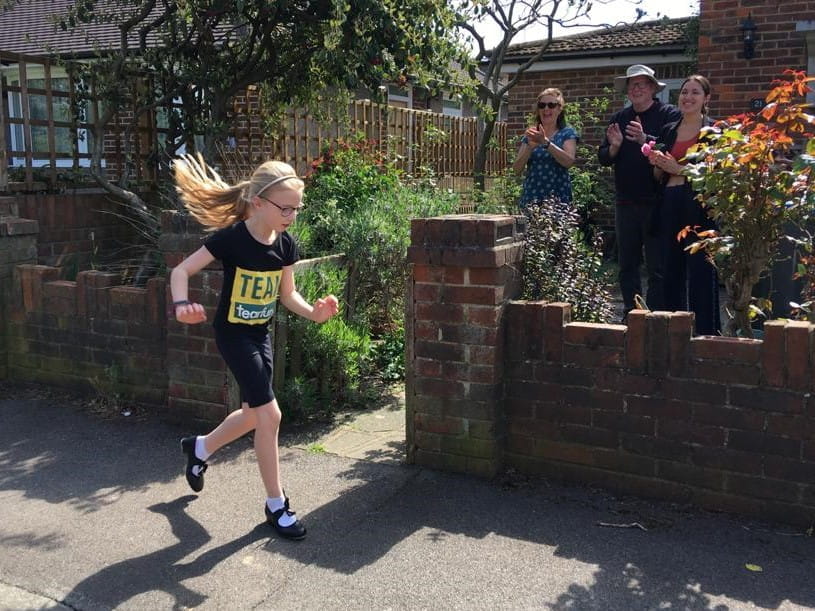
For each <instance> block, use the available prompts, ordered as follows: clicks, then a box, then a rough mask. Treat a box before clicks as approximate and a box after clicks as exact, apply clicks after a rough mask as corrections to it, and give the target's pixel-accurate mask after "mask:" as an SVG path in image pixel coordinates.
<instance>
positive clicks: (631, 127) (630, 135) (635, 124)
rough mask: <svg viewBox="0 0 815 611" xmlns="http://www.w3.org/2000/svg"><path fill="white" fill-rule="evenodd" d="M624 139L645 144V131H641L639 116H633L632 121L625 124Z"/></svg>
mask: <svg viewBox="0 0 815 611" xmlns="http://www.w3.org/2000/svg"><path fill="white" fill-rule="evenodd" d="M625 138H626V140H633V141H634V142H636V143H637V144H645V139H646V136H645V132H644V131H642V123H640V118H639V117H634V120H633V121H629V122H628V125H626V126H625Z"/></svg>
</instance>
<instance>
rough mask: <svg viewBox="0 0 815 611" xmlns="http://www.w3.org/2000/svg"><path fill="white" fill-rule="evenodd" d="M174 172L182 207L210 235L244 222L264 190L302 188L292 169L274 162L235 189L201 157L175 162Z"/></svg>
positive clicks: (237, 185)
mask: <svg viewBox="0 0 815 611" xmlns="http://www.w3.org/2000/svg"><path fill="white" fill-rule="evenodd" d="M173 169H174V172H175V183H176V191H177V192H178V195H179V197H180V198H181V200H182V201H183V202H184V206H185V207H186V208H187V210H188V211H189V213H190V214H191V215H192V216H193V218H195V220H197V221H198V222H199V223H201V224H202V225H204V226H205V227H206V228H207V229H208V230H210V231H213V230H216V229H220V228H222V227H228V226H229V225H232V224H234V223H236V222H238V221H243V220H246V219H247V218H248V217H249V214H250V212H251V206H250V204H251V202H252V200H253V199H254V198H255V197H257V196H258V195H260V193H262V192H263V191H265V190H266V189H269V188H272V187H276V186H278V185H281V186H283V185H285V187H286V188H292V189H299V190H302V189H303V187H304V184H303V181H302V180H300V178H299V177H298V176H297V174H296V173H295V171H294V168H292V167H291V166H290V165H289V164H287V163H284V162H282V161H275V160H272V161H267V162H265V163H263V164H262V165H260V166H259V167H258V168H257V169H256V170H255V171H254V173H253V174H252V177H251V178H250V179H249V180H244V181H241V182H239V183H238V184H236V185H229V184H228V183H226V182H225V181H224V180H223V179H222V178H221V176H220V175H219V174H218V172H216V171H215V170H214V169H213V168H211V167H210V166H209V165H207V163H206V162H205V161H204V158H203V157H202V156H201V154H200V153H198V154H196V155H195V156H192V155H184V156H182V157H181V158H179V159H176V160H175V162H174V163H173ZM281 183H282V184H281Z"/></svg>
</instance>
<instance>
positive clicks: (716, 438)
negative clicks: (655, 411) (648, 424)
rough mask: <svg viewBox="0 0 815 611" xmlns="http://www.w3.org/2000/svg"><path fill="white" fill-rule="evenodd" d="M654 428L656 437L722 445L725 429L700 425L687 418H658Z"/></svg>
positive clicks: (714, 445) (708, 444)
mask: <svg viewBox="0 0 815 611" xmlns="http://www.w3.org/2000/svg"><path fill="white" fill-rule="evenodd" d="M656 429H657V437H660V438H664V439H672V440H673V441H678V442H681V443H693V444H699V445H704V446H712V447H720V446H724V442H725V438H726V432H725V429H723V428H721V427H715V426H702V425H700V424H697V423H695V422H690V421H687V420H672V419H669V418H659V419H658V420H657V426H656Z"/></svg>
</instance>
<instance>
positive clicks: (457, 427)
mask: <svg viewBox="0 0 815 611" xmlns="http://www.w3.org/2000/svg"><path fill="white" fill-rule="evenodd" d="M522 227H523V226H522V224H521V223H520V222H519V218H518V217H511V216H498V215H459V216H453V215H451V216H446V217H437V218H430V219H415V220H414V221H413V222H412V224H411V246H410V247H409V250H408V263H409V275H408V287H407V293H408V296H407V304H406V309H407V312H406V322H405V344H406V357H405V358H406V365H407V367H406V369H407V371H406V384H405V397H406V407H407V409H406V419H407V421H406V429H407V451H408V461H409V462H412V463H416V464H420V465H424V466H428V467H433V468H440V469H448V470H452V471H459V472H465V473H472V474H476V475H480V476H485V477H491V476H493V475H494V474H495V473H496V472H497V471H498V470H499V469H500V467H501V463H502V458H503V456H502V455H503V446H504V430H503V414H502V413H501V402H502V398H503V373H504V372H503V367H504V365H503V346H504V334H505V331H504V325H503V318H504V310H505V307H506V305H507V303H508V302H509V301H510V300H512V299H514V298H516V297H517V295H518V294H519V292H520V274H519V272H518V269H519V265H518V263H519V262H520V259H521V255H522V241H521V240H522V233H521V230H522Z"/></svg>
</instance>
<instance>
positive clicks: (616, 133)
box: [606, 123, 623, 149]
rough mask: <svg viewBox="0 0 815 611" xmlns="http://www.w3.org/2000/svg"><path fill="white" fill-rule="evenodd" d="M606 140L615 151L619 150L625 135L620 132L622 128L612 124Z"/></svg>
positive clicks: (607, 131)
mask: <svg viewBox="0 0 815 611" xmlns="http://www.w3.org/2000/svg"><path fill="white" fill-rule="evenodd" d="M606 139H607V140H608V143H609V144H610V145H611V146H613V147H614V148H615V149H618V148H620V147H621V146H622V144H623V133H622V132H621V131H620V126H619V125H617V124H616V123H612V124H611V125H609V126H608V128H607V129H606Z"/></svg>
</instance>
